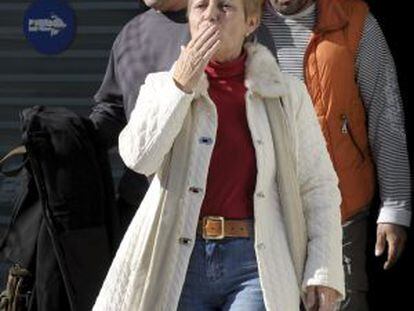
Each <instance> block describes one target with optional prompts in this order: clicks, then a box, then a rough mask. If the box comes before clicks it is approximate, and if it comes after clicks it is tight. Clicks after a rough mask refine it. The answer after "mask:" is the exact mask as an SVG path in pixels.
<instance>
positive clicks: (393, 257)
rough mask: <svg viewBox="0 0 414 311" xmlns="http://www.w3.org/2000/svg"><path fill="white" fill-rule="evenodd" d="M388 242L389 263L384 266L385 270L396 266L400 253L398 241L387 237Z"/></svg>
mask: <svg viewBox="0 0 414 311" xmlns="http://www.w3.org/2000/svg"><path fill="white" fill-rule="evenodd" d="M387 242H388V255H387V261H386V262H385V264H384V270H387V269H389V268H391V267H392V266H393V265H394V264H395V262H396V261H397V252H398V247H397V245H396V244H397V243H396V242H397V241H395V240H393V239H391V238H388V237H387Z"/></svg>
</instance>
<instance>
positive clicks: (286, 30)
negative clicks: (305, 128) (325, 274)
mask: <svg viewBox="0 0 414 311" xmlns="http://www.w3.org/2000/svg"><path fill="white" fill-rule="evenodd" d="M258 37H259V41H261V42H262V43H264V44H265V45H267V46H268V47H269V48H270V49H271V50H272V52H273V54H274V55H275V56H276V57H277V59H278V61H279V64H280V67H281V69H282V70H283V71H285V72H288V73H290V74H293V75H295V76H297V77H298V78H299V79H301V80H302V81H304V82H305V84H306V85H307V88H308V91H309V93H310V95H311V97H312V100H313V103H314V106H315V110H316V112H317V115H318V118H319V121H320V125H321V128H322V130H323V133H324V135H325V138H326V141H327V147H328V150H329V152H330V155H331V159H332V162H333V164H334V166H335V169H336V172H337V174H338V177H339V187H340V189H341V193H342V206H341V211H342V220H343V229H344V231H343V234H344V237H343V243H344V244H343V253H344V268H345V275H346V288H347V298H346V300H345V301H344V302H343V303H342V306H341V310H368V305H367V300H366V293H367V290H368V282H367V276H366V271H365V264H366V258H365V253H366V234H367V232H366V231H367V215H368V209H369V207H370V205H371V201H372V198H373V195H374V191H375V186H376V183H378V185H379V195H380V199H381V206H380V210H379V217H378V221H377V223H378V225H377V241H376V247H375V254H376V255H377V256H380V255H381V254H383V253H384V250H385V249H386V248H387V250H388V251H387V260H386V262H385V264H384V269H388V268H390V267H391V266H392V265H393V264H394V263H395V262H396V260H397V259H398V257H399V256H400V254H401V252H402V250H403V248H404V245H405V241H406V230H405V228H406V227H408V226H409V225H410V221H411V202H410V200H411V197H410V189H411V188H410V171H409V163H408V155H407V147H406V137H405V129H404V118H403V111H402V103H401V98H400V93H399V87H398V82H397V76H396V72H395V66H394V61H393V59H392V56H391V53H390V51H389V48H388V46H387V43H386V41H385V38H384V35H383V33H382V31H381V29H380V27H379V25H378V23H377V21H376V20H375V18H374V17H373V16H372V14H371V13H370V12H369V9H368V7H367V5H366V4H365V3H364V2H363V1H362V0H269V1H268V3H267V4H266V7H265V12H264V15H263V19H262V25H261V27H260V29H259V31H258ZM315 294H319V293H315Z"/></svg>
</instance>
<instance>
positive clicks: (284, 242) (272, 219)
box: [94, 44, 344, 311]
mask: <svg viewBox="0 0 414 311" xmlns="http://www.w3.org/2000/svg"><path fill="white" fill-rule="evenodd" d="M246 50H247V54H248V57H247V61H246V78H245V85H246V87H247V93H246V97H245V98H246V111H247V119H248V125H249V129H250V132H251V136H252V142H253V145H254V148H255V152H256V161H257V178H256V188H255V195H254V218H255V252H256V256H257V262H258V271H259V276H260V282H261V286H262V290H263V296H264V302H265V306H266V309H267V310H271V311H290V310H292V311H296V310H299V304H300V296H301V295H302V294H303V292H304V291H305V290H306V287H307V286H309V285H324V286H329V287H331V288H334V289H336V290H337V291H339V292H340V293H341V294H342V295H344V275H343V267H342V243H341V239H342V231H341V222H340V202H341V200H340V193H339V190H338V187H337V183H338V180H337V177H336V174H335V172H334V169H333V167H332V164H331V162H330V159H329V155H328V152H327V149H326V146H325V141H324V138H323V136H322V133H321V130H320V127H319V124H318V121H317V117H316V115H315V112H314V110H313V106H312V104H311V101H310V98H309V96H308V94H307V91H306V88H305V86H304V85H303V84H302V83H301V82H300V81H298V80H296V79H294V78H291V77H288V76H286V75H284V74H282V73H281V72H280V70H279V67H278V65H277V63H276V61H275V59H274V58H273V56H272V55H271V53H270V52H269V51H268V50H267V49H266V48H265V47H263V46H261V45H259V44H249V45H246ZM171 72H172V71H171ZM171 72H162V73H154V74H150V75H148V77H147V79H146V81H145V84H144V85H143V86H142V87H141V90H140V92H139V98H138V100H137V103H136V106H135V109H134V110H133V112H132V114H131V118H130V120H129V122H128V125H127V126H126V127H125V128H124V129H123V131H122V132H121V134H120V136H119V151H120V155H121V157H122V159H123V161H124V162H125V163H126V165H127V166H128V167H129V168H131V169H132V170H134V171H136V172H138V173H141V174H145V175H147V176H149V175H152V174H155V176H154V178H153V180H152V183H151V185H150V188H149V190H148V192H147V194H146V196H145V198H144V200H143V202H142V203H141V205H140V207H139V209H138V211H137V213H136V215H135V217H134V218H133V220H132V222H131V224H130V226H129V229H128V231H127V233H126V234H125V236H124V239H123V241H122V243H121V245H120V247H119V249H118V252H117V254H116V256H115V259H114V261H113V263H112V266H111V268H110V270H109V272H108V275H107V277H106V280H105V282H104V284H103V287H102V289H101V292H100V294H99V296H98V298H97V301H96V304H95V306H94V310H95V311H97V310H99V311H101V310H102V311H103V310H105V311H109V310H113V311H157V310H160V311H161V310H162V311H164V310H165V311H166V310H176V308H177V305H178V301H179V298H180V293H181V290H182V287H183V283H184V281H185V276H186V271H187V266H188V263H189V260H190V255H191V252H192V250H193V247H194V241H195V238H196V227H197V222H198V218H199V212H200V207H201V204H202V202H203V197H204V193H205V187H206V180H207V174H208V168H209V162H210V158H211V154H212V150H213V148H214V141H215V137H216V131H217V111H216V108H215V105H214V103H213V102H212V101H211V99H210V98H209V95H208V80H207V78H206V76H205V75H203V77H202V78H201V80H200V82H199V84H198V87H197V89H196V91H195V92H193V93H192V94H186V93H184V92H182V91H181V90H180V89H178V88H177V87H176V85H175V83H174V81H173V79H172V74H171ZM280 99H282V102H283V111H284V117H285V118H286V123H287V124H288V126H289V129H290V136H289V143H290V144H291V146H292V150H293V153H292V154H293V157H294V159H293V162H294V163H295V166H296V168H295V171H296V176H295V177H296V178H297V180H298V189H299V196H300V201H301V208H302V209H303V211H302V210H301V212H302V214H303V215H304V217H303V219H304V221H303V222H300V220H299V219H298V221H296V220H295V219H294V217H293V219H292V217H290V218H286V217H284V213H283V212H282V209H283V208H285V209H289V208H290V207H289V206H281V203H280V201H281V200H280V191H279V187H278V185H277V182H276V181H275V180H276V177H275V176H276V175H277V168H276V165H275V163H276V162H275V151H274V150H275V149H274V143H273V142H272V134H271V129H270V124H269V118H268V117H267V112H266V109H265V105H264V102H265V100H266V101H267V102H270V103H271V104H274V105H280ZM205 138H211V140H209V139H205ZM209 142H212V143H209ZM301 224H302V225H301ZM286 228H287V229H289V230H290V232H291V233H292V232H293V233H295V232H297V236H304V237H305V239H303V242H300V239H298V240H295V239H294V238H293V239H292V238H289V237H288V234H287V231H288V230H287V229H286ZM290 235H292V234H290ZM293 235H295V234H293ZM298 241H299V242H298ZM299 243H302V244H303V245H291V244H299ZM292 246H293V249H295V247H296V248H297V249H303V250H304V251H303V252H302V253H303V254H299V255H298V256H295V255H292V252H291V249H292ZM299 253H300V252H299ZM297 257H299V260H297ZM295 268H296V269H295Z"/></svg>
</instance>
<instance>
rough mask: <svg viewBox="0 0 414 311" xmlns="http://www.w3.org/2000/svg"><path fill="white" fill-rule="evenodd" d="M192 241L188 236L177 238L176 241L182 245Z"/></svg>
mask: <svg viewBox="0 0 414 311" xmlns="http://www.w3.org/2000/svg"><path fill="white" fill-rule="evenodd" d="M192 241H193V240H191V239H190V238H179V239H178V242H179V243H180V244H182V245H190V244H191V242H192Z"/></svg>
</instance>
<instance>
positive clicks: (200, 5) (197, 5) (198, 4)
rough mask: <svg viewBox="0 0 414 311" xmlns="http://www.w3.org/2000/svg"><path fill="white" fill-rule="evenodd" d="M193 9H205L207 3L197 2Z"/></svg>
mask: <svg viewBox="0 0 414 311" xmlns="http://www.w3.org/2000/svg"><path fill="white" fill-rule="evenodd" d="M194 7H195V8H196V9H203V8H206V7H207V3H206V2H205V1H198V2H197V3H196V4H195V5H194Z"/></svg>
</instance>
